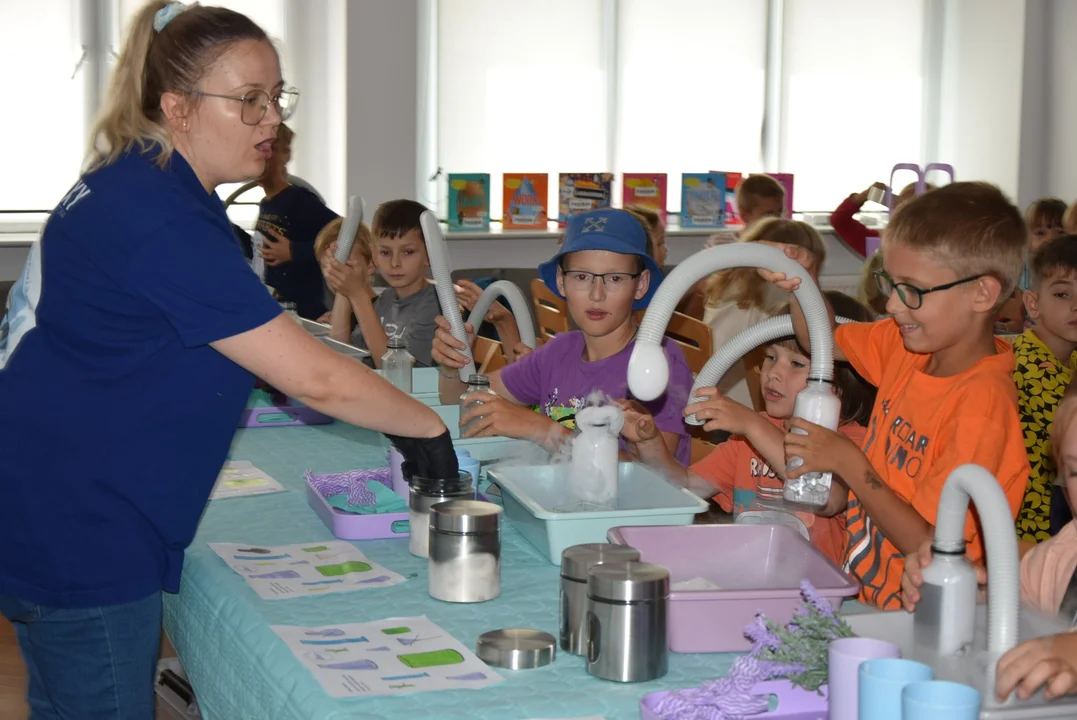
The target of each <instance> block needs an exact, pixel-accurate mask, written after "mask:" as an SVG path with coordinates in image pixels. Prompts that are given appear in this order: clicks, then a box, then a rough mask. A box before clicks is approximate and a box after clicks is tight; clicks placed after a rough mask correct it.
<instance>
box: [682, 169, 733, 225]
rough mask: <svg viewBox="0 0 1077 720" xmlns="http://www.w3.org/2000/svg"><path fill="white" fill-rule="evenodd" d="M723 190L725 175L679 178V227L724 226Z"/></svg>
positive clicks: (697, 174) (691, 175)
mask: <svg viewBox="0 0 1077 720" xmlns="http://www.w3.org/2000/svg"><path fill="white" fill-rule="evenodd" d="M725 188H726V179H725V173H720V172H706V173H684V175H682V176H681V227H708V228H713V227H721V226H722V225H724V224H725V196H726V189H725Z"/></svg>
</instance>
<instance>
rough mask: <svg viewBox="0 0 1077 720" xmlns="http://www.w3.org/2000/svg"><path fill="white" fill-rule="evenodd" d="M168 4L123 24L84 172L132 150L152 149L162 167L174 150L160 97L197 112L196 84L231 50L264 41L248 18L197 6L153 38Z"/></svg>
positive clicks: (155, 1)
mask: <svg viewBox="0 0 1077 720" xmlns="http://www.w3.org/2000/svg"><path fill="white" fill-rule="evenodd" d="M169 4H170V3H167V2H162V1H160V0H151V2H147V3H146V4H145V5H143V6H142V8H141V9H140V10H139V11H138V12H137V13H136V14H135V16H134V18H133V19H132V20H131V24H130V25H129V26H128V29H127V37H126V39H125V41H124V46H123V50H122V52H121V53H120V57H119V59H118V60H117V62H116V68H115V69H114V70H113V71H112V79H111V80H110V81H109V87H108V92H107V94H106V97H105V103H104V107H103V108H102V110H101V114H100V115H99V116H98V118H97V121H96V122H95V123H94V128H93V132H92V133H91V134H90V148H89V152H88V155H87V159H86V170H87V171H92V170H96V169H98V168H101V167H104V166H106V165H111V164H112V163H114V162H116V160H118V159H119V158H120V156H121V155H123V154H124V153H126V152H128V151H130V150H131V149H133V148H137V149H138V151H139V152H146V151H148V150H149V149H150V148H153V147H154V146H156V147H157V148H158V150H157V156H156V161H157V164H158V165H160V166H161V167H164V166H165V165H166V164H167V163H168V161H169V159H170V158H171V157H172V150H173V147H172V137H171V133H170V132H169V129H168V128H167V127H166V126H165V123H166V118H165V116H164V112H163V111H162V110H161V97H162V96H163V95H164V94H165V93H166V92H174V93H181V94H185V95H187V97H188V102H189V103H190V107H192V108H193V107H195V106H196V102H195V101H196V99H197V97H196V96H194V95H192V93H193V91H194V90H195V88H196V86H197V85H198V83H199V81H201V80H202V78H203V77H204V76H205V74H206V72H207V71H208V70H209V69H210V67H211V66H212V65H213V63H214V62H216V61H217V60H218V59H219V58H220V57H221V55H223V54H224V53H225V52H227V51H228V49H229V48H230V47H231V46H232V45H233V44H235V43H237V42H241V41H243V40H256V41H265V42H269V37H268V36H267V35H266V33H265V31H264V30H262V28H260V27H259V26H258V25H257V23H255V22H254V21H252V20H251V19H250V18H248V17H247V16H246V15H243V14H241V13H237V12H235V11H234V10H228V9H226V8H222V7H212V6H203V5H190V6H188V7H187V8H185V9H184V10H183V11H182V12H180V13H179V14H178V15H176V16H175V17H173V18H172V20H171V21H169V22H168V24H167V25H165V26H164V27H163V28H161V30H160V32H158V31H157V30H155V29H154V20H155V18H156V15H157V13H158V12H159V11H161V10H163V9H164V8H165V7H166V6H168V5H169Z"/></svg>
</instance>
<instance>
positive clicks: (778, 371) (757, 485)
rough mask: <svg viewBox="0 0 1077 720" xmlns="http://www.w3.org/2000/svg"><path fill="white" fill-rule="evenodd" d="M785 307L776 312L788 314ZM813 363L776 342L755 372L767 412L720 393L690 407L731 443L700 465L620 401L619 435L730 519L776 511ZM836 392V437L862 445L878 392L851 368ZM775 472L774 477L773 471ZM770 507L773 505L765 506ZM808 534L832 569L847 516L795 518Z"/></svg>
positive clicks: (788, 342)
mask: <svg viewBox="0 0 1077 720" xmlns="http://www.w3.org/2000/svg"><path fill="white" fill-rule="evenodd" d="M850 307H851V308H852V312H853V313H854V314H855V315H857V316H858V317H863V318H870V317H871V313H870V311H869V310H868V309H867V308H866V307H863V306H861V305H860V303H858V302H856V301H855V300H853V299H852V298H848V299H847V302H844V303H843V307H842V310H843V312H850V309H849V308H850ZM788 312H789V308H788V306H786V307H784V308H780V309H779V310H778V311H777V312H776V314H777V315H785V314H788ZM810 364H811V359H810V358H809V357H808V356H807V355H805V354H804V353H803V351H801V350H800V348H799V347H798V346H797V342H796V338H794V337H789V338H783V339H781V340H776V341H775V342H773V343H771V344H770V345H768V346H767V347H766V355H765V356H764V359H763V362H762V365H761V366H760V367H759V368H758V372H759V375H760V384H761V386H762V389H763V399H764V402H765V403H766V412H762V413H757V412H755V411H754V410H752V409H750V408H747V407H745V406H744V405H742V404H741V403H739V402H736V401H735V400H731V399H730V398H728V397H725V396H723V395H722V394H721V392H719V391H718V389H717V388H713V387H711V388H704V389H702V390H701V391H700V393H699V394H700V395H701V396H704V397H705V398H706V399H705V400H703V401H702V402H698V403H694V404H692V405H689V406H688V407H687V408H686V409H685V411H684V412H685V414H686V415H688V414H691V413H695V414H696V417H698V418H699V419H700V420H707V423H706V425H704V426H703V429H704V430H708V431H713V430H724V431H726V432H729V433H732V434H733V437H731V438H730V439H729V440H726V441H725V442H723V443H721V444H720V445H718V446H717V447H716V448H714V450H713V451H712V452H711V453H710V454H709V455H708V456H707V457H705V458H704V459H703V460H701V461H699V462H697V463H695V464H694V465H692V466H691V467H690V468H686V467H684V466H683V465H681V464H680V463H678V462H677V461H676V460H675V459H674V458H673V456H672V455H671V454H670V452H669V450H668V449H667V448H666V446H665V444H664V443H662V442H655V440H657V439H658V433H657V431H656V429H655V425H654V419H653V418H652V417H651V416H650V415H649V414H647V413H646V412H645V411H642V407H641V406H638V405H636V404H634V403H632V402H631V401H627V400H623V401H621V406H622V407H623V408H624V409H625V423H624V428H623V429H622V434H623V435H624V437H625V439H626V440H628V441H629V442H630V443H633V444H634V448H633V449H634V451H635V453H636V454H637V455H638V456H639V458H640V459H641V460H642V461H643V462H644V463H646V464H647V465H650V466H652V467H654V468H656V469H657V470H659V471H660V472H662V473H663V474H664V475H666V476H667V477H669V478H670V479H672V480H673V481H674V482H678V483H680V484H682V485H684V486H685V487H687V488H689V489H690V490H692V491H693V492H695V493H696V494H698V495H700V496H702V497H707V498H710V497H713V498H714V499H715V500H716V501H717V502H718V504H719V505H720V506H721V507H722V509H723V510H725V511H726V512H731V513H733V514H734V515H740V514H741V513H744V512H748V511H750V510H768V509H779V510H780V509H781V507H780V506H781V501H782V479H781V477H780V476H779V474H778V473H779V472H781V473H782V474H784V472H782V471H781V468H784V467H785V460H784V455H783V453H782V437H783V436H784V434H785V433H784V431H783V430H782V422H783V421H784V420H785V419H787V418H790V417H792V415H793V402H794V400H795V399H796V396H797V394H798V393H799V392H800V391H801V390H803V389H804V388H806V387H807V386H808V373H809V366H810ZM835 370H836V372H835V386H836V387H837V388H838V391H839V392H840V393H841V395H842V427H841V432H842V433H843V434H844V435H845V436H846V437H848V438H849V439H850V440H852V441H853V442H855V443H857V444H859V443H860V442H861V441H862V440H863V439H864V423H866V422H867V419H868V417H869V415H870V412H871V406H872V405H873V404H874V401H875V390H874V388H872V387H870V386H868V385H867V384H866V383H864V382H863V381H862V380H860V379H859V378H857V377H856V374H855V373H853V372H852V370H850V369H849V368H848V367H844V368H841V367H839V368H836V369H835ZM775 468H777V469H778V472H775ZM768 500H769V501H770V507H768V502H767V501H768ZM793 514H794V515H796V517H797V518H799V519H800V521H801V522H803V523H804V525H805V526H806V527H807V528H808V535H809V537H810V538H811V542H812V544H813V545H815V547H816V548H818V549H819V550H820V551H821V552H822V553H823V554H824V555H826V556H827V557H828V558H830V559H831V560H832V561H833V562H834V563H835V564H837V565H839V566H840V565H841V562H842V554H843V551H844V549H845V515H844V513H843V512H838V513H835V514H834V515H833V516H832V517H819V516H816V515H813V514H812V513H804V512H797V513H793Z"/></svg>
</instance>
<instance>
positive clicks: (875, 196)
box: [867, 185, 889, 205]
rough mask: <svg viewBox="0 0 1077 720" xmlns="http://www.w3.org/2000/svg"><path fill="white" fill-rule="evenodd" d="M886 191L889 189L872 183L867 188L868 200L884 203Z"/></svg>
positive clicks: (879, 203)
mask: <svg viewBox="0 0 1077 720" xmlns="http://www.w3.org/2000/svg"><path fill="white" fill-rule="evenodd" d="M887 192H889V191H888V190H887V188H885V187H879V186H878V185H872V186H871V187H870V188H868V198H867V199H868V202H873V203H876V204H878V205H885V204H886V194H887Z"/></svg>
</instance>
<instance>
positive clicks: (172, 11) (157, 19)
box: [153, 2, 187, 32]
mask: <svg viewBox="0 0 1077 720" xmlns="http://www.w3.org/2000/svg"><path fill="white" fill-rule="evenodd" d="M186 9H187V6H186V5H184V4H183V3H181V2H170V3H168V4H167V5H165V6H164V7H163V8H161V9H160V10H158V11H157V14H156V15H154V16H153V29H154V30H156V31H157V32H161V31H162V30H164V29H165V25H167V24H168V23H170V22H172V20H173V19H174V18H175V17H176V16H177V15H179V14H180V13H181V12H183V11H184V10H186Z"/></svg>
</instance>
